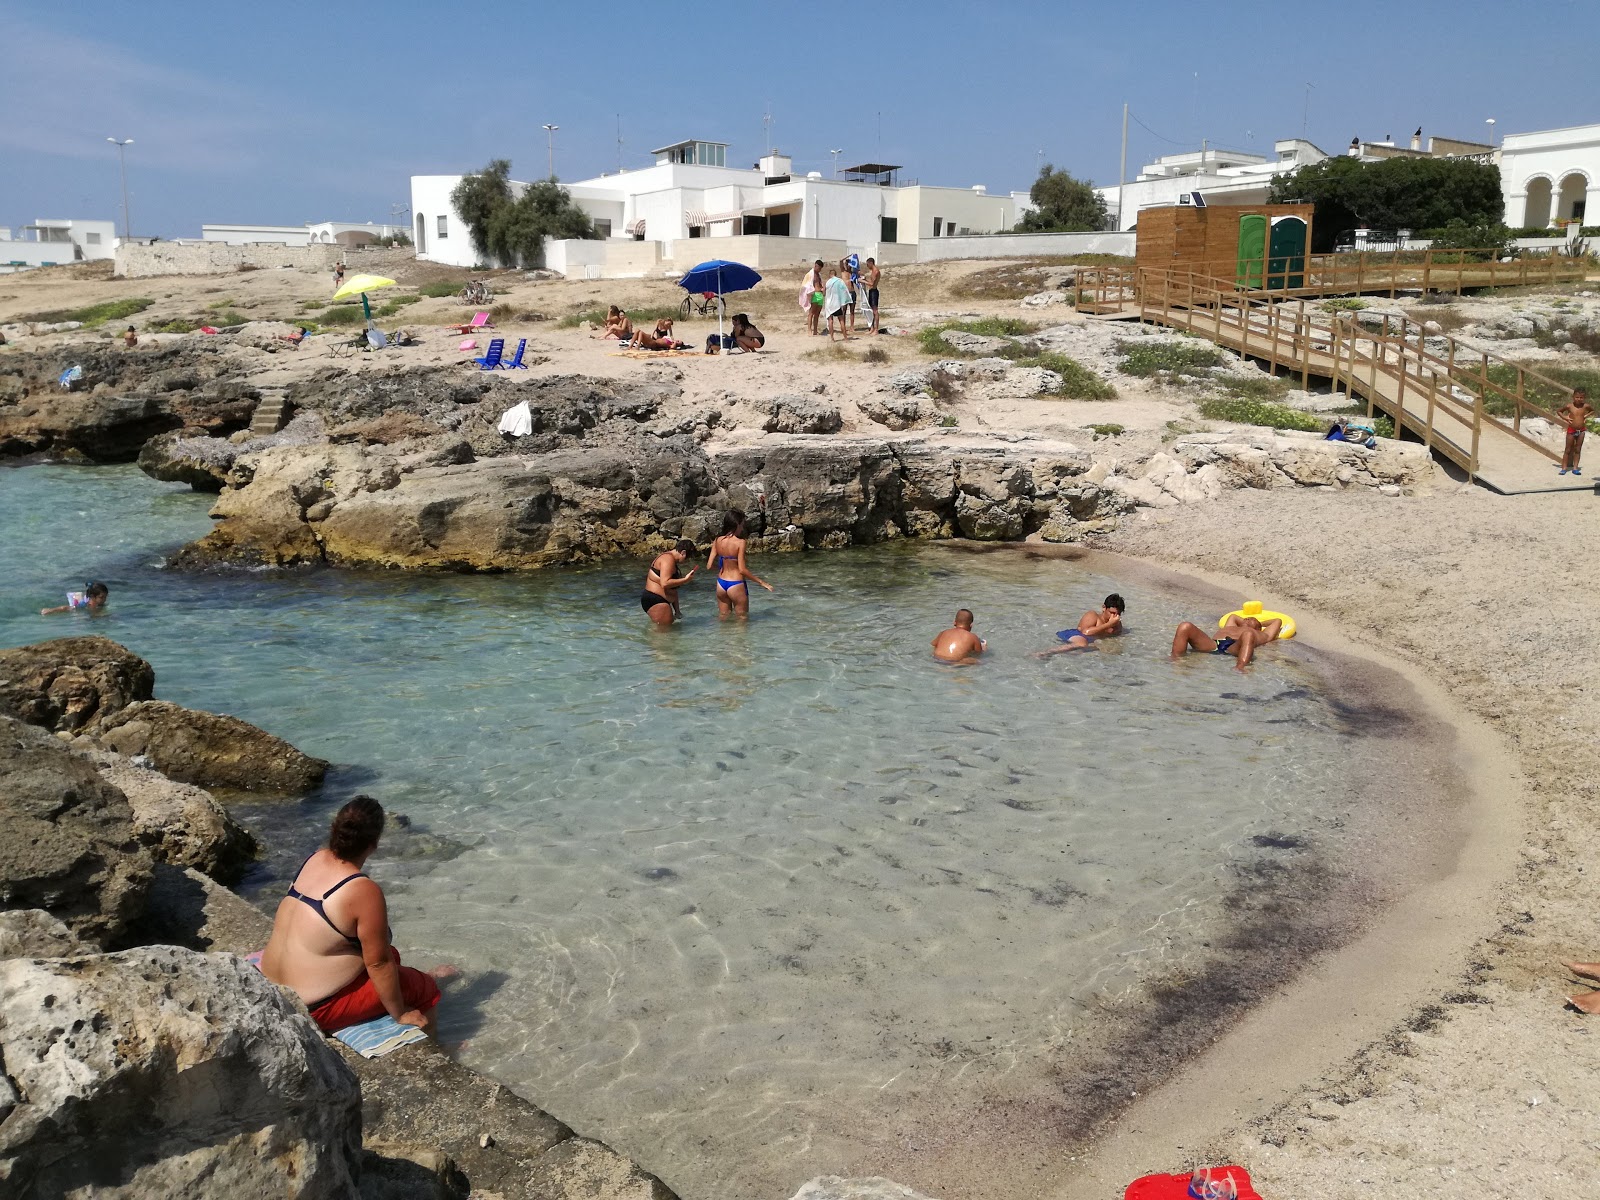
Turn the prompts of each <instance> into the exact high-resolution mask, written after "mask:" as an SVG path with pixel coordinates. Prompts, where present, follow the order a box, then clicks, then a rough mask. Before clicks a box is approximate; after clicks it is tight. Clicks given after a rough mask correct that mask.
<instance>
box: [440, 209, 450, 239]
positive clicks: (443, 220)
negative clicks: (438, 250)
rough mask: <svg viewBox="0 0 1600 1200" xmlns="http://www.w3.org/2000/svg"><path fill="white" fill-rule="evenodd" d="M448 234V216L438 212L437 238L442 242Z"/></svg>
mask: <svg viewBox="0 0 1600 1200" xmlns="http://www.w3.org/2000/svg"><path fill="white" fill-rule="evenodd" d="M449 236H450V218H448V217H446V216H445V215H444V214H443V213H440V214H439V240H440V241H441V242H442V241H444V240H445V238H447V237H449Z"/></svg>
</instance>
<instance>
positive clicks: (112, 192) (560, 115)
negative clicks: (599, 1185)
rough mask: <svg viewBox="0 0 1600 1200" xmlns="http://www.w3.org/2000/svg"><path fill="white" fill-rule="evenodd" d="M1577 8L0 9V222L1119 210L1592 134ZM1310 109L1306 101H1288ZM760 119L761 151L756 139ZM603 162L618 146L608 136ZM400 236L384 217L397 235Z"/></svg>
mask: <svg viewBox="0 0 1600 1200" xmlns="http://www.w3.org/2000/svg"><path fill="white" fill-rule="evenodd" d="M1595 8H1596V0H1542V2H1541V3H1540V4H1539V5H1538V6H1537V16H1536V17H1534V16H1533V14H1532V12H1531V11H1530V9H1529V7H1528V6H1527V5H1526V4H1519V3H1512V2H1511V0H1498V2H1491V0H1344V2H1343V3H1340V4H1332V3H1329V2H1327V0H1321V2H1319V3H1300V2H1298V0H1275V2H1262V0H1211V2H1210V3H1204V4H1202V3H1192V2H1191V3H1179V2H1175V0H1143V2H1142V3H1136V4H1135V3H1124V4H1115V5H1114V4H1107V3H1105V2H1104V0H1098V2H1096V3H1079V2H1078V0H1055V2H1053V3H1023V2H1021V0H990V2H989V3H987V4H975V3H971V2H970V0H968V2H966V3H955V2H947V0H921V2H916V3H911V2H907V3H901V2H899V0H879V2H876V3H874V2H873V0H867V2H866V3H856V4H854V5H850V4H830V3H814V4H810V5H804V6H802V5H797V4H781V5H763V4H759V3H756V4H747V5H738V4H717V5H705V6H697V5H694V4H675V3H669V4H666V5H662V4H653V5H633V4H628V3H622V2H618V3H609V4H605V3H591V4H571V3H569V4H562V5H553V4H536V5H532V4H502V3H496V2H495V0H472V2H471V3H468V4H460V3H431V4H418V3H411V2H410V0H390V2H389V3H386V4H380V5H361V6H355V5H348V4H345V3H342V2H341V0H325V2H324V3H321V4H302V3H296V2H294V0H281V2H279V3H275V4H272V5H261V4H229V3H223V4H216V3H212V4H208V5H199V4H188V3H180V2H177V0H149V2H148V3H144V4H139V5H133V4H129V3H128V2H127V0H117V2H116V3H109V2H101V0H69V2H68V3H65V4H61V5H58V6H55V7H53V8H52V7H47V6H41V5H39V4H37V3H32V4H27V5H22V4H16V3H13V2H12V0H0V47H3V48H4V62H5V67H4V69H3V70H0V225H4V226H11V227H13V228H15V227H16V226H20V225H23V224H27V223H29V222H31V221H33V220H34V219H36V218H41V217H66V218H101V219H110V218H113V217H114V218H115V219H116V220H117V223H118V228H119V229H121V228H122V211H121V208H122V203H121V192H120V188H119V177H118V165H117V149H116V147H114V146H112V145H109V144H108V143H107V141H106V139H107V138H108V137H115V138H132V139H133V143H134V144H133V145H131V146H129V147H127V149H126V152H125V153H126V155H127V174H128V192H129V209H130V210H131V214H130V215H131V219H132V226H133V233H134V234H135V235H149V234H155V235H158V236H161V237H198V236H199V233H200V225H201V224H202V223H216V224H232V223H250V224H273V225H298V224H303V223H305V222H314V221H325V220H338V221H376V222H384V221H389V220H391V219H398V220H399V221H405V220H406V213H405V206H406V205H407V204H408V203H409V199H410V189H409V177H410V176H411V175H428V174H453V173H456V172H463V171H470V170H474V169H477V168H479V167H481V166H483V165H484V164H485V163H486V162H488V161H489V160H490V159H492V158H509V159H510V160H511V163H512V176H513V178H518V179H535V178H539V177H542V176H543V175H544V174H545V173H546V164H547V142H546V136H547V135H546V133H545V131H544V129H543V128H542V126H543V125H545V124H546V123H549V124H555V125H559V126H560V129H559V130H558V131H557V132H556V133H555V135H554V136H555V170H556V173H557V175H559V176H560V177H561V178H562V179H564V180H567V181H576V180H579V179H584V178H588V177H591V176H594V175H598V174H600V173H601V172H603V171H615V170H616V169H617V166H618V164H619V161H620V163H621V165H623V166H625V167H642V166H647V165H649V163H650V162H651V161H652V160H651V157H650V153H649V152H650V151H651V150H652V149H653V148H655V147H657V146H662V145H665V144H667V143H670V142H675V141H679V140H682V139H684V138H691V137H693V138H702V139H705V140H708V141H723V142H727V143H728V144H729V149H728V163H729V165H730V166H733V165H748V164H753V163H754V162H755V160H756V159H757V158H759V157H760V156H761V155H762V153H764V151H765V150H766V148H767V146H768V144H769V143H768V139H769V138H770V144H771V145H772V146H773V147H775V148H777V149H778V150H781V151H783V152H784V153H788V154H791V155H792V156H793V157H794V168H795V170H796V171H797V172H804V171H812V170H816V171H822V172H823V173H824V174H830V173H831V172H832V170H833V165H834V156H833V154H832V153H831V152H832V151H833V150H835V149H837V150H839V151H840V154H839V156H838V160H839V164H840V165H842V166H849V165H851V164H852V163H857V162H867V161H877V162H889V163H898V164H902V165H903V166H904V168H905V169H904V171H903V172H902V175H903V177H904V178H906V179H915V180H919V181H920V182H922V183H927V184H942V185H949V186H960V187H969V186H971V185H973V184H978V183H982V184H985V185H987V186H988V188H989V190H990V191H991V192H1004V191H1011V190H1026V189H1027V187H1028V186H1029V184H1030V183H1031V182H1032V181H1033V179H1034V177H1035V175H1036V174H1037V172H1038V168H1039V165H1040V163H1041V162H1048V163H1051V164H1054V165H1055V166H1057V167H1059V168H1062V169H1065V170H1068V171H1071V172H1072V173H1073V174H1074V175H1077V176H1079V177H1080V178H1088V179H1090V180H1092V181H1093V182H1095V183H1097V184H1114V183H1116V182H1117V174H1118V155H1119V149H1120V144H1121V125H1122V106H1123V104H1124V103H1126V104H1128V105H1129V106H1130V110H1131V113H1132V117H1131V118H1130V121H1129V126H1128V175H1129V178H1132V177H1133V175H1134V173H1135V171H1136V170H1137V168H1138V166H1139V165H1140V164H1141V163H1144V162H1147V161H1149V160H1150V159H1151V158H1153V157H1155V156H1158V155H1161V154H1169V153H1178V152H1181V151H1184V150H1196V149H1199V148H1200V145H1201V141H1202V139H1205V140H1206V141H1208V142H1209V144H1210V145H1212V146H1216V147H1225V148H1228V149H1235V150H1246V151H1255V152H1258V153H1263V154H1266V155H1268V156H1270V155H1271V154H1272V143H1273V141H1274V140H1275V139H1277V138H1283V137H1297V136H1299V135H1300V134H1301V131H1302V129H1304V131H1305V133H1306V135H1307V136H1309V137H1310V138H1311V140H1312V141H1314V142H1316V143H1317V144H1318V145H1320V146H1321V147H1322V148H1323V149H1324V150H1328V151H1331V152H1337V151H1338V150H1340V149H1342V148H1343V147H1345V146H1347V145H1348V144H1349V142H1350V139H1351V137H1353V136H1360V137H1361V138H1363V139H1365V140H1381V139H1382V138H1383V137H1384V136H1385V135H1386V134H1393V135H1394V137H1395V138H1396V139H1399V140H1402V141H1403V140H1404V139H1407V138H1409V136H1410V134H1411V131H1412V130H1413V129H1415V128H1416V127H1417V126H1418V125H1421V126H1422V128H1423V132H1424V135H1427V134H1429V133H1436V134H1441V135H1445V136H1452V137H1460V138H1465V139H1469V140H1472V139H1479V140H1487V136H1486V135H1487V131H1488V130H1489V129H1490V127H1489V126H1488V125H1486V124H1485V120H1486V118H1489V117H1493V118H1495V121H1496V124H1495V126H1494V127H1493V130H1494V133H1495V135H1496V136H1503V135H1504V134H1506V133H1516V132H1527V131H1531V130H1537V129H1551V128H1558V127H1562V126H1568V125H1581V124H1588V123H1591V122H1596V121H1600V83H1597V81H1596V79H1597V77H1596V75H1595V73H1594V71H1593V70H1592V66H1591V64H1590V62H1589V61H1587V60H1588V59H1589V58H1590V57H1591V55H1592V50H1593V46H1592V45H1591V46H1590V47H1589V50H1588V51H1584V50H1583V49H1582V46H1583V37H1582V35H1580V34H1579V33H1577V32H1576V31H1578V30H1587V29H1592V27H1593V16H1594V11H1595ZM1307 84H1310V85H1311V86H1310V88H1309V89H1308V88H1307ZM768 115H770V124H768V123H767V122H766V121H765V120H764V118H765V117H767V116H768ZM619 121H620V130H621V138H622V143H621V146H620V148H619V146H618V141H617V139H618V128H619ZM396 212H398V213H399V214H400V215H399V216H398V218H395V217H392V216H391V214H392V213H396Z"/></svg>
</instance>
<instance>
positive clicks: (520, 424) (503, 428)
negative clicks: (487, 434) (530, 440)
mask: <svg viewBox="0 0 1600 1200" xmlns="http://www.w3.org/2000/svg"><path fill="white" fill-rule="evenodd" d="M500 432H501V433H508V434H510V435H511V436H512V437H527V436H528V435H529V434H530V433H532V432H533V412H532V411H531V410H530V409H529V408H528V402H527V401H526V400H524V401H522V402H521V403H519V404H513V405H512V406H511V407H510V408H508V409H506V411H505V412H504V413H502V414H501V416H500Z"/></svg>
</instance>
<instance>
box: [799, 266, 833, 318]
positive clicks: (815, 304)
mask: <svg viewBox="0 0 1600 1200" xmlns="http://www.w3.org/2000/svg"><path fill="white" fill-rule="evenodd" d="M826 296H827V284H826V283H825V282H824V281H823V278H822V260H821V259H820V258H819V259H817V261H816V262H814V263H812V264H811V270H809V271H807V272H806V277H805V281H804V282H803V283H802V284H801V285H800V307H801V308H803V309H805V313H806V332H807V333H810V334H812V335H814V336H816V335H820V334H821V333H822V330H821V328H820V325H821V320H820V318H821V317H822V303H823V301H824V299H826Z"/></svg>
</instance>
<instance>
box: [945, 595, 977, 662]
mask: <svg viewBox="0 0 1600 1200" xmlns="http://www.w3.org/2000/svg"><path fill="white" fill-rule="evenodd" d="M988 645H989V644H988V643H987V642H985V641H984V640H983V639H982V638H981V637H979V636H978V635H977V634H975V633H973V632H972V610H971V609H970V608H963V609H960V610H958V611H957V612H956V621H955V625H954V626H952V627H951V628H949V629H946V630H945V631H944V632H943V633H941V634H940V635H939V636H938V637H936V638H934V639H933V656H934V657H935V658H937V659H942V660H943V661H945V662H972V661H974V660H975V659H976V658H977V657H978V655H980V654H982V653H983V652H984V650H985V649H987V648H988Z"/></svg>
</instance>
